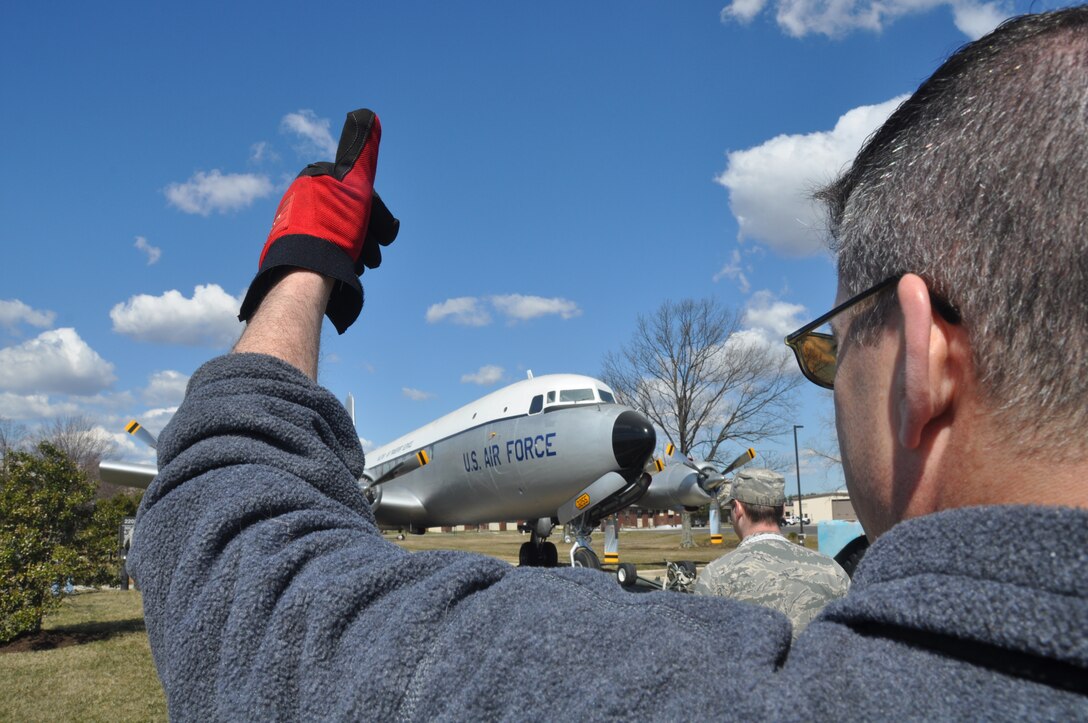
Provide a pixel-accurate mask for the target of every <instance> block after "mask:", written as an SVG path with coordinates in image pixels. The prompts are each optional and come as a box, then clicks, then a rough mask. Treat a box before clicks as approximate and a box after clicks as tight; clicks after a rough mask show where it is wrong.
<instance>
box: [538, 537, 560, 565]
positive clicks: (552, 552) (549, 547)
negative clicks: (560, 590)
mask: <svg viewBox="0 0 1088 723" xmlns="http://www.w3.org/2000/svg"><path fill="white" fill-rule="evenodd" d="M558 565H559V550H557V549H556V548H555V543H552V542H542V543H540V566H541V567H557V566H558Z"/></svg>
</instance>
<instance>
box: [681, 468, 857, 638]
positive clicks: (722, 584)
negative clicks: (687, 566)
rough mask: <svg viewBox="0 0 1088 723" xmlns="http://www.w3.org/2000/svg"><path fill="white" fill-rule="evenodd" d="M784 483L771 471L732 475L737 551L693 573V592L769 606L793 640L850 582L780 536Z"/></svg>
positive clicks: (826, 560) (828, 561)
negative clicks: (789, 626) (788, 626)
mask: <svg viewBox="0 0 1088 723" xmlns="http://www.w3.org/2000/svg"><path fill="white" fill-rule="evenodd" d="M785 488H786V480H785V478H784V477H783V476H782V475H780V474H778V473H776V472H773V471H771V470H749V471H746V472H738V473H737V475H736V477H735V478H734V480H733V485H732V487H731V488H730V491H729V502H728V504H729V505H730V506H731V508H732V512H733V529H734V530H735V531H736V533H737V535H738V536H739V537H740V538H741V542H740V545H738V546H737V549H736V550H734V551H732V552H730V553H727V554H725V555H723V556H722V557H720V558H718V559H717V560H714V561H713V562H711V563H710V564H709V565H707V566H706V568H705V569H704V570H703V571H702V573H700V574H699V577H698V579H697V580H696V581H695V592H696V593H697V594H703V595H722V596H725V597H731V598H736V599H738V600H746V601H748V602H753V603H756V604H757V605H763V606H765V607H769V608H774V609H775V610H779V611H781V612H782V613H785V615H786V617H788V618H789V619H790V621H791V622H792V623H793V637H794V638H796V637H797V636H798V635H799V634H800V632H801V631H802V630H804V628H805V626H806V625H808V624H809V622H811V621H812V619H813V618H815V617H816V615H817V613H819V612H820V610H822V609H823V607H824V606H825V605H826V604H827V603H828V602H830V601H831V600H834V599H835V598H838V597H842V596H843V595H845V594H846V591H847V589H849V587H850V578H849V577H848V576H847V574H846V572H845V571H844V570H843V569H842V568H841V567H839V565H838V563H836V562H835V561H834V560H832V559H831V558H830V557H828V556H826V555H822V554H820V553H818V552H815V551H813V550H809V549H808V548H805V547H802V546H801V545H797V544H794V543H792V542H790V541H789V540H787V539H786V538H785V537H783V536H782V534H781V532H780V528H779V521H780V520H781V519H782V507H783V505H785V502H786V494H785Z"/></svg>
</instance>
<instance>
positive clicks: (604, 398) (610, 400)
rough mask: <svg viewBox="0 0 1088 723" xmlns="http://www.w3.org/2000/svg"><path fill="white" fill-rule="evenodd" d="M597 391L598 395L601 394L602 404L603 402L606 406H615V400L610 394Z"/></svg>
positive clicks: (601, 390) (600, 390)
mask: <svg viewBox="0 0 1088 723" xmlns="http://www.w3.org/2000/svg"><path fill="white" fill-rule="evenodd" d="M597 391H598V392H600V394H601V401H602V402H605V403H607V404H615V403H616V398H615V397H613V396H612V392H606V391H605V390H603V389H598V390H597Z"/></svg>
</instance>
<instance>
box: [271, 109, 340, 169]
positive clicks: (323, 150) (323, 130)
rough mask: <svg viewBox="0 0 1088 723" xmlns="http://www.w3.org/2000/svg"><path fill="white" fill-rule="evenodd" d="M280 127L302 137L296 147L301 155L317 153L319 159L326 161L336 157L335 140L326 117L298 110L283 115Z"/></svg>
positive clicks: (309, 111) (310, 111)
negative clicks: (301, 141) (300, 142)
mask: <svg viewBox="0 0 1088 723" xmlns="http://www.w3.org/2000/svg"><path fill="white" fill-rule="evenodd" d="M280 127H281V128H282V129H283V130H285V131H290V132H291V133H295V134H297V135H298V136H299V137H301V138H302V140H303V144H302V145H301V146H299V147H298V152H299V153H301V154H302V155H304V156H307V157H309V156H312V155H314V154H318V155H320V156H321V160H327V161H331V160H333V159H334V158H335V157H336V140H335V139H333V137H332V133H330V132H329V119H328V118H318V117H317V114H316V113H314V112H313V111H312V110H300V111H298V112H297V113H288V114H287V115H285V116H284V117H283V120H282V121H280Z"/></svg>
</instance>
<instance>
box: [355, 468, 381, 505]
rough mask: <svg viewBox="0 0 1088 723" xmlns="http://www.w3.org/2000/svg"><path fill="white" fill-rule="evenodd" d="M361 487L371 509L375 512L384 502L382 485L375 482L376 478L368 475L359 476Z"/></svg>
mask: <svg viewBox="0 0 1088 723" xmlns="http://www.w3.org/2000/svg"><path fill="white" fill-rule="evenodd" d="M359 489H360V490H361V491H362V493H363V497H365V498H366V501H367V504H369V505H370V511H371V512H374V511H375V510H377V509H378V507H379V506H380V505H381V503H382V486H381V485H376V484H374V480H372V479H370V478H369V477H367V476H366V475H363V476H362V477H360V478H359Z"/></svg>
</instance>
